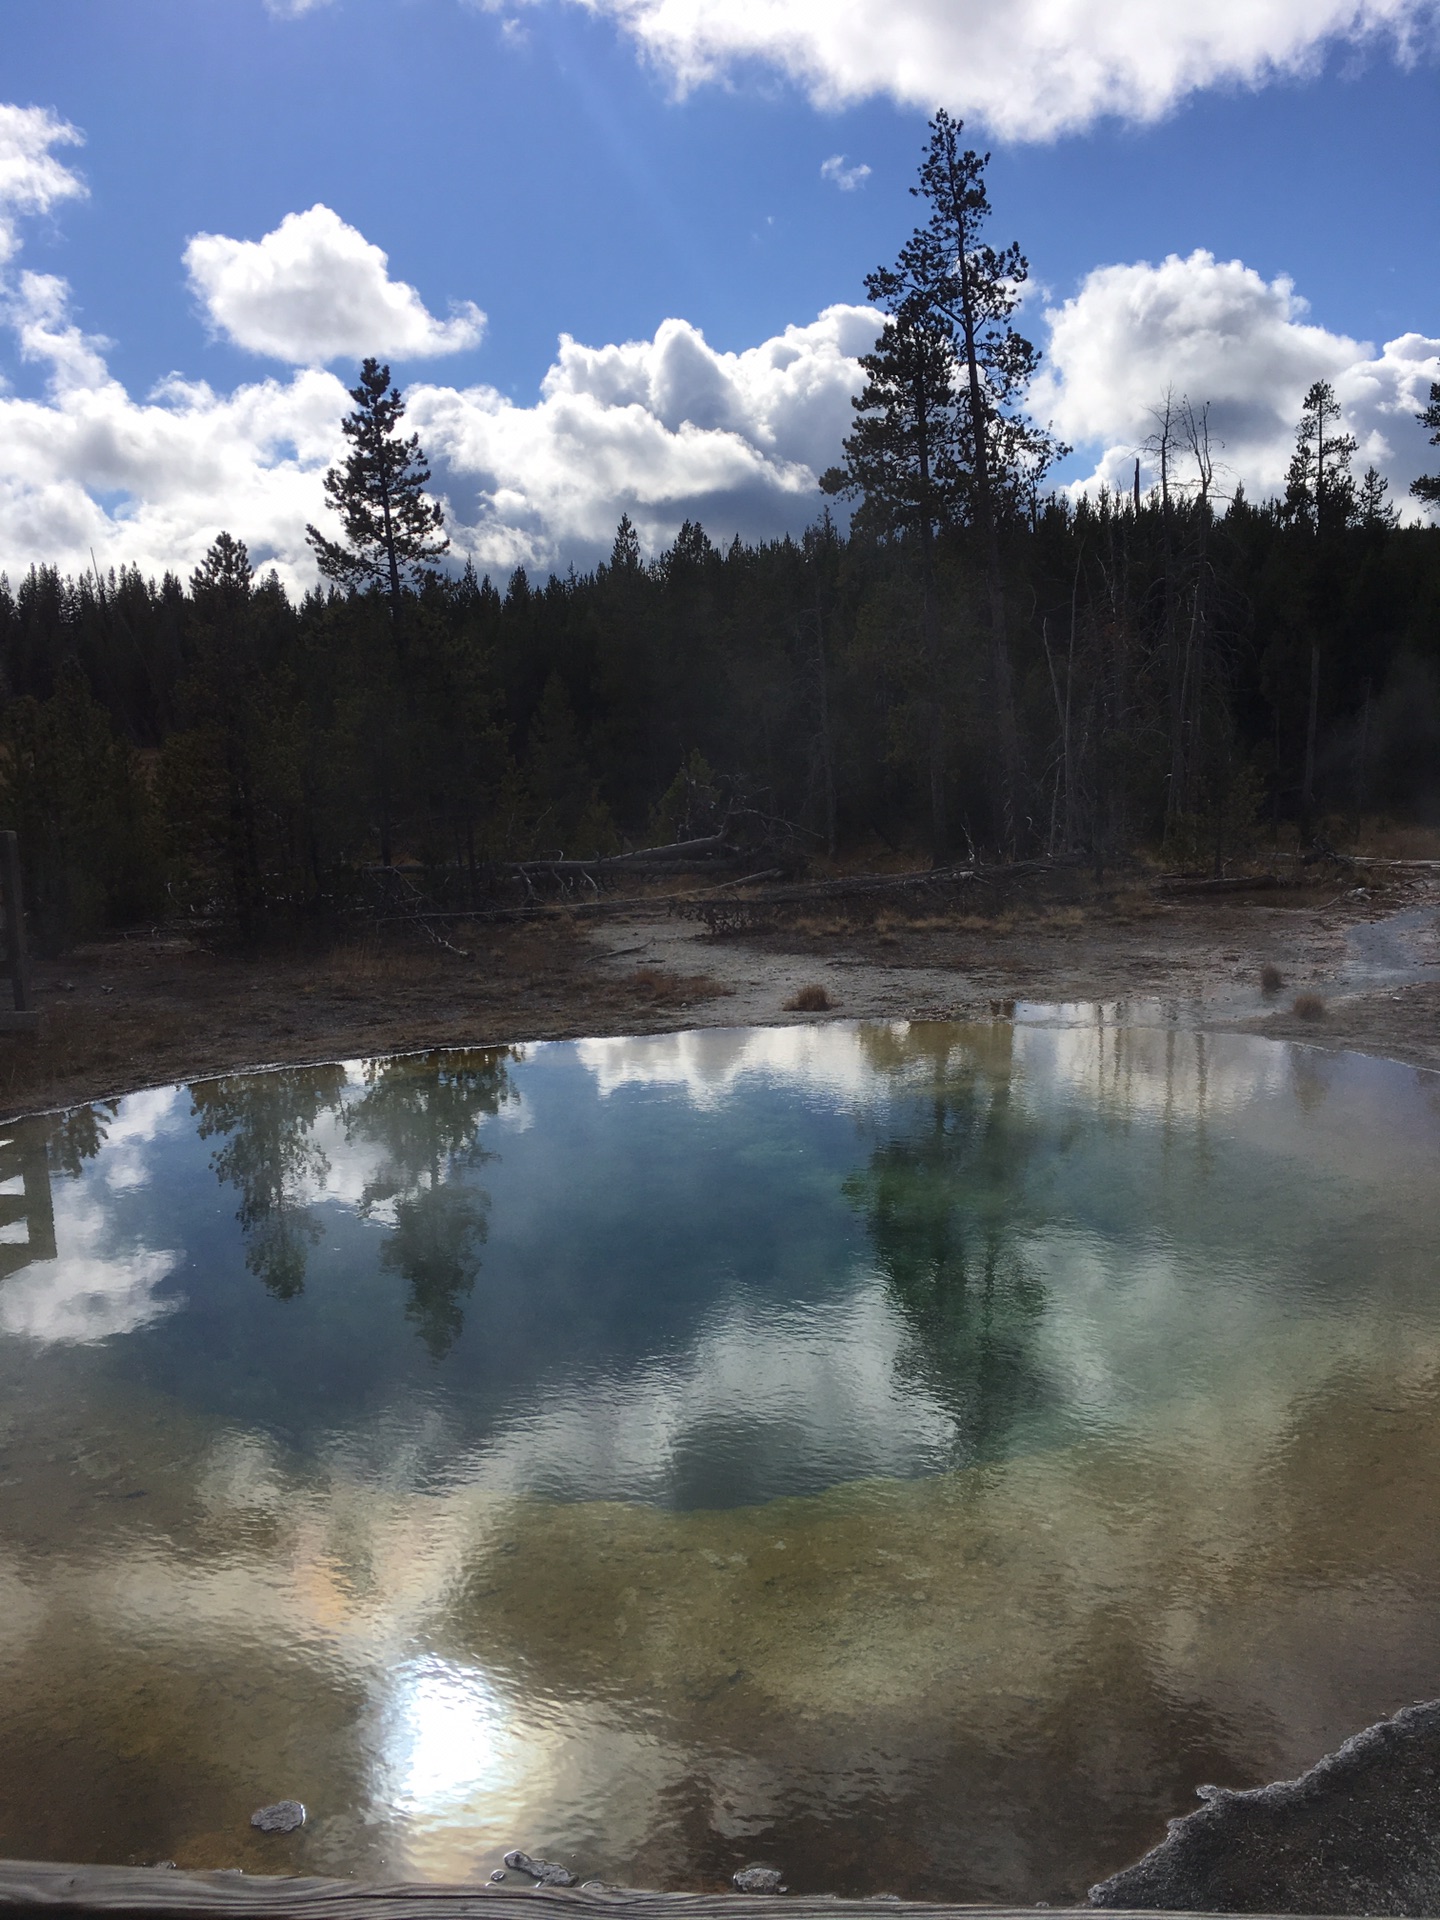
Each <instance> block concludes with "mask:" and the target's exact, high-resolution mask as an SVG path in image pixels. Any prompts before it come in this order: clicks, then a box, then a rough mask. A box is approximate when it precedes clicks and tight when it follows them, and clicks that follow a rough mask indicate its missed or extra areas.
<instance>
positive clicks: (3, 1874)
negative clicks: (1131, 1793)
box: [0, 1860, 1299, 1920]
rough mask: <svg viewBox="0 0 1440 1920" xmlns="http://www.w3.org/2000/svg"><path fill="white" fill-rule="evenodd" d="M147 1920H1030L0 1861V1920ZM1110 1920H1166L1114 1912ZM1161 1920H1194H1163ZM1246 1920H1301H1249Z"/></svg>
mask: <svg viewBox="0 0 1440 1920" xmlns="http://www.w3.org/2000/svg"><path fill="white" fill-rule="evenodd" d="M30 1913H35V1914H39V1913H46V1914H55V1913H71V1914H95V1915H102V1914H155V1915H156V1916H158V1920H177V1916H180V1915H186V1916H189V1920H547V1916H548V1920H586V1917H587V1916H589V1917H590V1920H619V1917H620V1916H625V1920H740V1917H741V1916H742V1915H743V1916H750V1920H837V1917H838V1920H894V1916H895V1915H896V1914H901V1915H907V1914H908V1915H914V1916H917V1917H918V1920H951V1916H953V1920H1036V1910H1035V1908H1033V1907H985V1906H942V1905H930V1904H926V1903H924V1902H921V1901H913V1900H892V1899H878V1900H836V1899H830V1898H817V1897H815V1896H814V1895H798V1894H791V1895H785V1894H774V1895H765V1894H740V1893H648V1892H645V1891H643V1890H641V1889H639V1888H633V1887H604V1888H601V1887H599V1886H598V1885H595V1884H593V1883H592V1884H591V1885H590V1886H587V1887H583V1888H581V1887H576V1888H560V1887H535V1888H533V1889H528V1890H525V1889H519V1888H517V1887H516V1886H515V1884H514V1882H513V1881H506V1882H505V1883H504V1884H502V1885H499V1886H491V1885H489V1884H488V1883H486V1882H482V1883H480V1884H479V1885H476V1886H431V1885H428V1884H424V1883H420V1884H397V1885H394V1886H383V1885H381V1886H369V1885H363V1884H362V1883H360V1882H359V1881H354V1880H316V1879H298V1878H297V1879H291V1878H288V1877H284V1876H280V1875H271V1874H244V1873H178V1872H175V1871H173V1870H171V1869H168V1868H162V1867H87V1866H66V1865H61V1864H56V1863H55V1862H52V1861H48V1860H47V1861H41V1860H5V1861H0V1914H7V1915H18V1914H30ZM1081 1915H1084V1916H1085V1920H1094V1910H1093V1909H1092V1908H1090V1907H1051V1908H1048V1909H1046V1920H1080V1916H1081ZM1107 1920H1165V1916H1163V1915H1157V1914H1156V1913H1154V1912H1148V1913H1139V1912H1135V1913H1129V1912H1127V1911H1125V1910H1121V1909H1111V1910H1110V1911H1109V1914H1108V1916H1107ZM1170 1920H1203V1916H1199V1915H1188V1914H1187V1915H1172V1916H1170ZM1251 1920H1299V1917H1297V1916H1293V1915H1291V1916H1281V1915H1264V1914H1262V1915H1256V1916H1251Z"/></svg>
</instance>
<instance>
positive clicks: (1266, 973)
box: [1260, 960, 1285, 993]
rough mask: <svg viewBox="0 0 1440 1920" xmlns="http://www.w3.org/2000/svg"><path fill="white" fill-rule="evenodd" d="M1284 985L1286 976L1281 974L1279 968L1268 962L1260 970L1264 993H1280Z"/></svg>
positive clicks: (1261, 985) (1261, 989)
mask: <svg viewBox="0 0 1440 1920" xmlns="http://www.w3.org/2000/svg"><path fill="white" fill-rule="evenodd" d="M1284 984H1285V976H1284V974H1283V973H1281V971H1280V969H1279V967H1277V966H1275V965H1273V964H1272V962H1270V961H1269V960H1267V961H1266V962H1265V964H1264V966H1263V967H1261V969H1260V991H1261V992H1262V993H1278V992H1279V991H1280V989H1281V988H1282V987H1283V986H1284Z"/></svg>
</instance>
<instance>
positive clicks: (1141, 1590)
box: [0, 1009, 1440, 1902]
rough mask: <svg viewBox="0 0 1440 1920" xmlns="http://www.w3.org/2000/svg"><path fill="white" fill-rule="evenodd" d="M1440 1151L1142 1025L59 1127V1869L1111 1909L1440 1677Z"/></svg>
mask: <svg viewBox="0 0 1440 1920" xmlns="http://www.w3.org/2000/svg"><path fill="white" fill-rule="evenodd" d="M1024 1011H1025V1010H1022V1014H1023V1013H1024ZM1437 1164H1440V1077H1437V1076H1434V1075H1427V1074H1425V1073H1423V1072H1419V1071H1417V1070H1414V1069H1411V1068H1404V1067H1399V1066H1395V1065H1391V1064H1388V1063H1385V1062H1378V1061H1373V1060H1368V1059H1364V1058H1362V1057H1360V1056H1356V1055H1338V1054H1330V1053H1321V1052H1316V1051H1312V1050H1307V1049H1304V1048H1292V1047H1287V1046H1285V1045H1283V1044H1278V1043H1274V1042H1266V1041H1260V1040H1253V1039H1243V1038H1236V1037H1216V1036H1196V1035H1186V1034H1183V1033H1178V1032H1175V1031H1168V1032H1154V1031H1148V1030H1138V1029H1127V1028H1124V1027H1117V1026H1116V1025H1115V1024H1113V1022H1112V1020H1111V1019H1110V1018H1109V1017H1107V1014H1106V1011H1105V1010H1103V1009H1097V1010H1084V1009H1078V1010H1073V1012H1072V1013H1070V1014H1069V1015H1068V1016H1064V1017H1061V1018H1059V1019H1058V1020H1056V1019H1052V1020H1050V1021H1049V1022H1036V1021H1029V1020H1026V1019H1025V1018H1023V1017H1022V1018H1021V1019H1020V1020H1019V1021H1018V1022H1016V1023H1008V1022H1006V1023H999V1024H996V1025H991V1026H957V1025H945V1024H912V1025H909V1026H906V1025H903V1024H902V1025H888V1024H887V1025H878V1026H858V1027H856V1026H826V1027H808V1028H796V1029H786V1030H775V1029H769V1030H753V1031H749V1030H743V1031H742V1030H736V1031H730V1032H722V1031H710V1032H703V1033H693V1034H681V1035H665V1036H659V1037H655V1038H650V1039H641V1040H607V1041H592V1042H582V1043H578V1044H551V1045H544V1046H536V1047H532V1048H527V1049H523V1050H521V1049H515V1050H497V1051H489V1052H447V1053H440V1054H432V1055H428V1056H417V1057H409V1058H404V1059H388V1060H378V1061H370V1062H361V1063H354V1064H351V1065H346V1066H336V1067H327V1068H315V1069H285V1070H281V1071H277V1072H274V1073H268V1074H257V1075H250V1076H233V1077H230V1078H227V1079H223V1080H212V1081H206V1082H200V1083H197V1084H195V1085H194V1086H192V1087H188V1088H171V1089H165V1090H162V1091H159V1092H153V1093H146V1094H139V1095H136V1096H133V1097H132V1098H130V1099H127V1100H124V1101H121V1102H118V1103H114V1104H110V1105H105V1106H102V1107H95V1108H84V1109H80V1110H78V1111H76V1112H73V1113H70V1114H67V1115H63V1116H59V1117H56V1118H51V1119H47V1120H37V1121H32V1122H26V1123H23V1124H22V1125H20V1126H18V1127H15V1128H12V1129H10V1130H9V1131H8V1132H7V1133H6V1135H5V1136H4V1144H3V1145H0V1222H3V1223H6V1224H0V1853H3V1854H6V1855H10V1856H21V1857H24V1856H30V1857H37V1856H38V1857H51V1858H64V1859H72V1860H112V1861H125V1860H137V1861H144V1860H154V1859H162V1858H170V1859H174V1860H176V1861H178V1862H179V1863H180V1864H181V1865H185V1866H196V1867H199V1866H232V1865H233V1866H244V1867H246V1868H247V1869H249V1870H251V1871H259V1870H266V1869H268V1870H271V1871H306V1872H323V1873H339V1874H355V1875H361V1876H368V1877H377V1878H384V1877H429V1878H436V1879H460V1878H466V1877H470V1876H473V1875H477V1874H483V1873H485V1872H488V1870H489V1869H490V1867H491V1866H493V1865H495V1864H497V1863H498V1860H499V1857H500V1854H501V1853H502V1851H503V1850H504V1849H505V1848H506V1847H509V1846H516V1845H519V1846H524V1847H527V1848H528V1849H529V1850H530V1851H532V1852H539V1853H544V1854H547V1855H548V1856H550V1857H552V1858H555V1857H558V1858H562V1859H564V1860H565V1861H566V1863H567V1864H569V1865H571V1866H572V1867H574V1868H575V1869H576V1870H577V1871H580V1872H582V1873H584V1874H587V1875H595V1876H598V1877H603V1878H605V1879H608V1880H612V1881H617V1882H624V1883H628V1884H639V1885H651V1886H676V1887H680V1886H703V1885H707V1884H713V1883H715V1882H717V1881H719V1880H720V1879H722V1878H723V1877H725V1876H727V1875H728V1874H729V1872H730V1871H731V1870H732V1869H733V1868H734V1867H735V1866H737V1865H742V1864H745V1863H746V1862H748V1861H750V1860H753V1859H757V1858H759V1859H773V1860H774V1861H775V1862H776V1863H777V1864H780V1865H782V1866H783V1867H784V1868H785V1869H786V1872H787V1879H788V1881H789V1884H790V1885H792V1886H794V1887H796V1888H805V1889H813V1890H830V1891H835V1892H844V1893H858V1892H879V1891H891V1892H895V1893H901V1894H913V1895H924V1896H932V1897H948V1898H952V1899H961V1900H965V1899H969V1900H997V1901H1016V1902H1027V1901H1036V1900H1049V1901H1052V1902H1054V1901H1059V1900H1063V1899H1066V1898H1070V1897H1074V1896H1076V1895H1078V1894H1080V1893H1081V1892H1082V1891H1083V1889H1084V1887H1085V1886H1086V1884H1087V1883H1088V1882H1089V1881H1090V1880H1092V1879H1094V1878H1097V1877H1099V1876H1100V1875H1102V1874H1105V1873H1108V1872H1110V1871H1112V1870H1114V1869H1115V1868H1117V1867H1118V1866H1120V1865H1122V1864H1123V1863H1124V1862H1125V1861H1127V1860H1128V1859H1130V1858H1133V1857H1134V1856H1135V1855H1136V1854H1137V1853H1138V1852H1140V1851H1141V1850H1142V1849H1143V1848H1144V1847H1145V1846H1146V1845H1148V1844H1150V1843H1151V1842H1152V1841H1153V1840H1154V1839H1156V1838H1158V1837H1159V1835H1160V1834H1161V1832H1163V1825H1164V1821H1165V1819H1166V1818H1167V1817H1168V1816H1169V1815H1171V1814H1174V1813H1177V1812H1183V1811H1186V1810H1188V1808H1189V1807H1190V1806H1191V1805H1193V1804H1194V1799H1193V1795H1194V1789H1195V1787H1196V1786H1197V1785H1200V1784H1202V1783H1205V1782H1209V1781H1217V1782H1221V1783H1224V1784H1230V1785H1246V1784H1253V1783H1255V1782H1258V1781H1260V1780H1263V1779H1267V1778H1272V1777H1274V1776H1276V1775H1277V1774H1281V1773H1290V1772H1295V1771H1298V1770H1299V1769H1300V1768H1302V1767H1303V1766H1305V1765H1307V1764H1309V1763H1310V1762H1311V1761H1312V1760H1314V1759H1315V1758H1316V1757H1317V1756H1318V1755H1319V1754H1320V1753H1321V1752H1323V1751H1324V1750H1325V1749H1326V1748H1327V1747H1329V1746H1332V1745H1334V1744H1335V1743H1336V1741H1338V1740H1339V1739H1340V1738H1342V1737H1343V1736H1344V1735H1345V1734H1346V1733H1347V1732H1349V1731H1352V1730H1353V1729H1354V1728H1356V1727H1358V1726H1360V1725H1362V1724H1364V1723H1365V1722H1367V1721H1369V1720H1372V1719H1374V1718H1376V1717H1377V1716H1379V1715H1380V1714H1382V1713H1385V1712H1388V1711H1390V1710H1392V1709H1393V1708H1394V1707H1395V1706H1397V1705H1399V1704H1401V1703H1402V1702H1404V1701H1407V1700H1409V1699H1412V1698H1415V1697H1420V1696H1426V1695H1432V1694H1436V1693H1440V1445H1437V1442H1440V1254H1437V1248H1440V1233H1437V1229H1440V1195H1437V1182H1436V1178H1435V1175H1436V1171H1437ZM282 1796H289V1797H296V1798H299V1799H302V1800H304V1801H305V1802H306V1803H307V1805H308V1806H309V1808H310V1813H311V1818H310V1821H309V1824H308V1825H307V1826H306V1828H305V1829H304V1830H303V1832H301V1833H300V1834H298V1835H294V1836H288V1837H279V1836H272V1837H265V1836H260V1835H258V1834H255V1833H252V1831H251V1830H250V1828H249V1826H248V1816H249V1814H250V1812H251V1810H252V1809H253V1808H254V1807H256V1806H258V1805H260V1804H261V1803H262V1802H264V1801H268V1800H273V1799H276V1798H280V1797H282Z"/></svg>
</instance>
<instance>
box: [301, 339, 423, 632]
mask: <svg viewBox="0 0 1440 1920" xmlns="http://www.w3.org/2000/svg"><path fill="white" fill-rule="evenodd" d="M350 398H351V399H352V400H353V401H354V402H355V411H354V412H353V413H347V414H346V416H345V419H344V421H343V422H342V427H343V431H344V434H345V438H346V439H347V440H348V441H349V442H350V452H349V453H348V454H347V456H346V458H345V461H344V463H343V464H342V465H341V466H338V467H332V468H331V469H330V471H329V472H328V473H327V474H326V476H325V498H326V499H327V500H328V501H329V503H330V505H331V506H332V507H333V508H334V510H335V512H336V513H338V514H339V515H340V518H341V521H342V523H343V525H344V538H343V540H331V539H329V538H328V537H327V536H326V535H325V534H323V533H321V532H320V531H319V529H318V528H317V527H312V526H307V527H306V529H305V538H306V539H307V540H308V541H309V543H310V545H311V547H312V548H313V549H314V553H315V559H316V562H317V564H318V565H319V568H320V571H321V573H322V574H323V575H324V576H325V578H326V579H327V580H334V581H335V582H337V584H338V585H340V586H344V587H350V588H352V589H358V590H361V591H363V590H364V589H365V588H367V587H377V586H378V587H383V588H385V589H386V591H387V592H388V593H389V595H390V610H391V615H392V618H393V619H394V620H395V621H396V623H397V625H398V621H399V615H400V605H401V595H402V593H403V590H404V588H405V586H406V585H414V584H415V583H416V582H417V581H418V579H419V577H420V576H421V575H422V574H423V573H424V571H425V569H426V568H427V567H428V566H429V565H430V564H431V562H432V561H435V560H438V559H440V557H441V556H442V555H443V554H444V553H445V552H446V551H447V550H448V549H449V546H450V542H449V540H448V539H447V538H446V536H445V531H444V527H445V522H444V516H443V514H442V513H441V510H440V503H439V501H438V500H432V499H430V498H429V496H428V495H427V494H426V492H425V483H426V482H427V481H428V480H429V478H430V469H429V467H427V466H426V464H425V456H424V454H423V453H422V452H421V451H420V437H419V435H418V434H413V433H412V434H411V435H410V437H409V439H408V440H407V439H402V437H401V434H400V423H401V421H402V420H403V419H404V418H405V402H404V401H403V400H402V399H401V397H400V389H399V388H398V387H392V386H391V385H390V369H389V367H386V366H382V365H381V364H380V362H379V361H378V360H366V361H365V362H364V364H363V365H362V367H361V369H360V384H359V386H357V387H352V388H351V389H350Z"/></svg>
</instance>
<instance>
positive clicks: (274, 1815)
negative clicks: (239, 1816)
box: [250, 1800, 305, 1833]
mask: <svg viewBox="0 0 1440 1920" xmlns="http://www.w3.org/2000/svg"><path fill="white" fill-rule="evenodd" d="M250 1824H251V1826H252V1827H258V1828H259V1829H260V1831H261V1832H262V1833H294V1831H295V1829H296V1828H297V1827H303V1826H304V1824H305V1809H304V1807H303V1806H302V1805H301V1804H300V1802H299V1801H298V1800H277V1801H276V1802H275V1804H274V1806H273V1807H258V1808H257V1809H256V1810H255V1812H254V1813H252V1814H251V1816H250Z"/></svg>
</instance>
